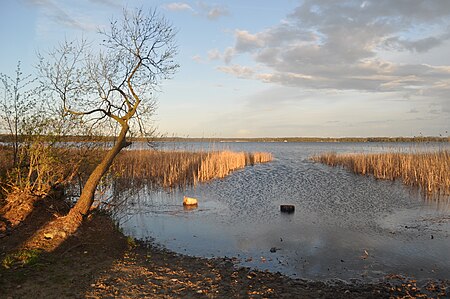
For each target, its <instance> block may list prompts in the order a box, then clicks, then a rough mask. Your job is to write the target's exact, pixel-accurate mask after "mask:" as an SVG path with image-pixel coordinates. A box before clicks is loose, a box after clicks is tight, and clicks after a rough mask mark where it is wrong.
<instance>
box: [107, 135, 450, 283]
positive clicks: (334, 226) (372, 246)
mask: <svg viewBox="0 0 450 299" xmlns="http://www.w3.org/2000/svg"><path fill="white" fill-rule="evenodd" d="M170 146H171V147H172V148H174V147H175V146H177V145H174V144H170ZM179 146H185V147H187V148H189V149H191V150H192V149H194V150H195V149H197V148H200V149H205V148H204V147H205V145H204V144H181V145H179ZM220 146H222V147H223V149H231V150H239V151H242V150H243V151H268V152H271V153H273V154H274V156H275V160H274V161H273V162H271V163H269V164H262V165H255V166H252V167H247V168H245V169H242V170H239V171H237V172H235V173H233V174H232V175H231V176H229V177H227V178H225V179H223V180H216V181H212V182H209V183H206V184H201V185H198V186H197V187H196V188H187V189H186V190H172V191H171V192H167V191H162V190H158V191H155V190H154V189H152V188H148V187H142V186H138V185H136V186H135V187H136V188H133V191H132V192H131V193H130V191H127V192H129V193H128V194H127V195H126V196H124V195H123V194H121V193H122V192H123V191H124V190H120V192H117V194H115V196H116V197H117V198H121V199H122V200H123V198H127V204H126V209H123V210H121V211H120V212H119V213H117V216H118V217H119V218H120V221H121V226H122V227H123V229H124V231H125V232H126V233H128V234H131V235H133V236H135V237H138V238H142V239H147V238H151V239H154V240H155V241H156V242H158V243H160V244H162V245H164V246H166V247H167V248H169V249H171V250H174V251H176V252H179V253H186V254H190V255H196V256H206V257H214V256H235V257H238V258H239V260H240V263H241V264H242V265H246V266H252V267H258V268H262V269H269V270H272V271H280V272H283V273H285V274H288V275H292V276H297V277H302V278H308V279H333V278H339V279H346V280H347V279H351V278H358V279H365V280H371V279H375V278H378V277H381V276H383V275H386V274H388V273H398V274H404V275H407V276H413V277H415V278H418V279H426V278H449V275H448V273H450V242H449V240H448V238H449V231H450V203H449V201H450V199H449V198H448V197H447V198H441V199H440V200H438V201H436V200H426V199H424V198H423V197H422V195H421V194H420V192H419V191H418V190H417V189H414V188H411V187H408V186H404V185H402V184H401V183H400V182H391V181H382V180H376V179H374V178H372V177H363V176H360V175H355V174H352V173H350V172H348V171H346V170H344V169H342V168H332V167H328V166H325V165H322V164H318V163H313V162H312V161H310V160H309V157H310V156H312V155H314V154H318V153H321V152H326V151H331V150H333V151H336V152H377V151H389V150H392V149H393V148H394V149H396V150H403V151H407V150H411V147H408V146H405V145H404V144H381V145H380V144H359V143H351V144H350V143H349V144H342V143H339V144H324V143H322V144H321V143H306V144H305V143H298V144H290V143H287V144H286V143H284V144H282V143H234V144H233V143H230V144H220ZM433 146H434V145H432V144H431V145H430V144H428V145H420V146H417V145H414V147H413V148H412V150H417V148H418V147H420V150H430V149H432V148H433ZM438 146H439V147H443V146H447V145H442V144H439V145H438ZM215 149H221V148H218V146H216V148H215ZM113 192H116V191H113ZM183 196H190V197H195V198H197V199H198V200H199V204H198V207H197V208H196V209H186V208H185V207H183V204H182V201H183ZM281 204H294V205H295V213H293V214H289V215H286V214H283V213H280V205H281ZM271 248H276V250H275V252H271Z"/></svg>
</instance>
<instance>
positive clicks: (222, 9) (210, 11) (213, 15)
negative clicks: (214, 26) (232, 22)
mask: <svg viewBox="0 0 450 299" xmlns="http://www.w3.org/2000/svg"><path fill="white" fill-rule="evenodd" d="M198 6H199V8H200V11H201V15H204V16H206V17H207V18H208V19H210V20H217V19H218V18H220V17H223V16H228V15H229V14H230V13H229V11H228V8H227V7H226V6H221V5H209V4H207V3H205V2H202V1H200V2H198Z"/></svg>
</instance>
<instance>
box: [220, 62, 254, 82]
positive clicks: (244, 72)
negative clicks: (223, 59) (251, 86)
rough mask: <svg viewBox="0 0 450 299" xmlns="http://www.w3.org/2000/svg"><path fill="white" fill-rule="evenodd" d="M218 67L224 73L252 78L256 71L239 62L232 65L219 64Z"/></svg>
mask: <svg viewBox="0 0 450 299" xmlns="http://www.w3.org/2000/svg"><path fill="white" fill-rule="evenodd" d="M218 69H219V70H220V71H222V72H224V73H228V74H231V75H233V76H236V77H238V78H245V79H251V78H252V77H253V75H254V74H255V71H254V70H253V69H252V68H250V67H246V66H240V65H237V64H235V65H231V66H219V67H218Z"/></svg>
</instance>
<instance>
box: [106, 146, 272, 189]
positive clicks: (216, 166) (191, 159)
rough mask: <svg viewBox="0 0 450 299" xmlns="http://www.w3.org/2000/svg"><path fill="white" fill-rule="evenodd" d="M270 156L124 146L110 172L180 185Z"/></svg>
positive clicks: (204, 178) (269, 157) (266, 154)
mask: <svg viewBox="0 0 450 299" xmlns="http://www.w3.org/2000/svg"><path fill="white" fill-rule="evenodd" d="M272 159H273V157H272V155H271V154H270V153H261V152H255V153H245V152H231V151H212V152H186V151H154V150H128V151H124V152H122V153H120V155H119V156H118V158H117V159H116V161H115V162H114V165H113V167H112V173H113V175H114V176H116V177H117V178H125V179H137V180H145V181H146V182H147V183H150V184H152V185H155V186H162V187H166V188H168V187H176V186H179V187H183V186H187V185H196V184H197V183H198V182H204V181H208V180H211V179H214V178H223V177H225V176H227V175H228V174H230V172H231V171H233V170H236V169H240V168H243V167H245V166H247V165H253V164H257V163H265V162H269V161H271V160H272Z"/></svg>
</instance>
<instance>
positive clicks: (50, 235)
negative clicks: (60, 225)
mask: <svg viewBox="0 0 450 299" xmlns="http://www.w3.org/2000/svg"><path fill="white" fill-rule="evenodd" d="M53 237H54V235H53V234H52V233H44V239H46V240H51V239H53Z"/></svg>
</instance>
